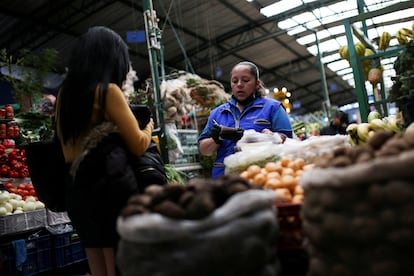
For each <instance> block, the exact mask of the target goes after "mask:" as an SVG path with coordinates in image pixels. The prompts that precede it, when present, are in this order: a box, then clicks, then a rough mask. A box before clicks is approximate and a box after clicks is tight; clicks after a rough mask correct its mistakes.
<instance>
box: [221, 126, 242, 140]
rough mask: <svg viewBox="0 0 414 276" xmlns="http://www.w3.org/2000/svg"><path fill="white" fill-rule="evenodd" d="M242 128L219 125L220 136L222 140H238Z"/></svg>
mask: <svg viewBox="0 0 414 276" xmlns="http://www.w3.org/2000/svg"><path fill="white" fill-rule="evenodd" d="M243 133H244V130H243V129H242V128H230V127H221V132H220V138H221V139H223V140H232V141H239V140H240V139H241V138H242V137H243Z"/></svg>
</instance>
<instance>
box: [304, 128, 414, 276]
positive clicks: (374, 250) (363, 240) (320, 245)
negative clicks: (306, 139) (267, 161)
mask: <svg viewBox="0 0 414 276" xmlns="http://www.w3.org/2000/svg"><path fill="white" fill-rule="evenodd" d="M413 141H414V125H411V126H410V127H409V128H407V129H406V130H405V131H402V132H400V133H394V132H390V131H389V130H381V131H377V132H375V134H374V135H373V136H372V137H370V138H369V139H368V140H367V142H366V143H365V144H363V145H356V146H353V147H344V148H341V149H337V150H336V151H334V152H333V153H332V154H331V156H325V158H327V160H320V161H319V162H317V163H316V164H315V168H313V169H312V170H309V171H306V172H304V173H303V177H302V178H301V180H300V183H299V184H300V185H301V186H302V187H303V189H304V195H305V197H304V202H303V206H302V209H301V212H302V218H303V221H302V223H303V224H302V225H303V230H304V232H305V237H306V242H305V248H306V250H307V252H308V253H309V257H310V266H309V275H310V276H313V275H379V276H381V275H384V276H386V275H387V276H388V275H414V267H413V266H412V259H413V258H414V248H413V246H412V244H413V242H414V234H413V231H412V229H413V227H414V216H413V214H414V203H413V202H414V180H413V179H414V171H413V170H412V168H413V166H414V142H413Z"/></svg>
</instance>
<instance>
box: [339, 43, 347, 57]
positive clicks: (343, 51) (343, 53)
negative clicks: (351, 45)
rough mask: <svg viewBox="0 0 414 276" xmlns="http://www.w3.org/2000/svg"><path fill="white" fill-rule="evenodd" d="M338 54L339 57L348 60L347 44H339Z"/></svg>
mask: <svg viewBox="0 0 414 276" xmlns="http://www.w3.org/2000/svg"><path fill="white" fill-rule="evenodd" d="M339 55H340V56H341V58H343V59H346V60H349V52H348V46H341V47H340V48H339Z"/></svg>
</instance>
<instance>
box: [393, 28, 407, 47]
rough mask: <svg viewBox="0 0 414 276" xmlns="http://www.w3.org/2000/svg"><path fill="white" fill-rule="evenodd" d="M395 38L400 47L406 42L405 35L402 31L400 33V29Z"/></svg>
mask: <svg viewBox="0 0 414 276" xmlns="http://www.w3.org/2000/svg"><path fill="white" fill-rule="evenodd" d="M395 36H396V37H397V40H398V43H399V44H400V45H404V44H406V43H407V42H408V38H407V35H406V33H405V32H404V31H402V29H399V30H398V31H397V33H396V34H395Z"/></svg>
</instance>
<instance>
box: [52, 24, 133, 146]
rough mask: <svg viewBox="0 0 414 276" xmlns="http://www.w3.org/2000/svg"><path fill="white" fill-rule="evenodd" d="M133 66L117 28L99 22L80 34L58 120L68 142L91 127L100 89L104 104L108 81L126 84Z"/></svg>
mask: <svg viewBox="0 0 414 276" xmlns="http://www.w3.org/2000/svg"><path fill="white" fill-rule="evenodd" d="M129 67H130V59H129V53H128V47H127V45H126V43H125V42H124V41H123V40H122V38H121V37H120V36H119V35H118V34H117V33H115V32H114V31H113V30H111V29H109V28H107V27H103V26H96V27H92V28H90V29H89V30H88V31H87V32H86V33H85V34H83V35H82V36H80V37H79V38H78V40H77V41H76V43H75V45H74V46H73V49H72V53H71V56H70V59H69V64H68V73H67V75H66V78H65V80H64V82H63V84H62V88H61V90H60V92H59V93H60V104H59V105H60V106H59V107H58V108H59V116H58V120H59V126H60V130H61V135H62V138H63V141H64V142H66V141H68V140H69V139H73V141H74V140H75V139H76V138H77V137H79V136H80V135H81V134H83V133H85V131H87V130H88V128H89V127H90V124H91V122H90V120H91V116H92V110H93V103H94V99H95V93H96V89H97V88H98V87H99V89H100V95H101V96H102V101H101V102H102V103H103V104H104V103H105V101H104V99H105V93H106V91H107V90H108V84H109V83H115V84H116V85H118V86H119V87H122V83H123V82H124V81H125V80H126V77H127V73H128V71H129ZM101 108H102V109H103V110H104V106H101Z"/></svg>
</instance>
